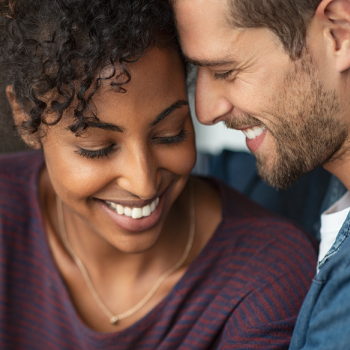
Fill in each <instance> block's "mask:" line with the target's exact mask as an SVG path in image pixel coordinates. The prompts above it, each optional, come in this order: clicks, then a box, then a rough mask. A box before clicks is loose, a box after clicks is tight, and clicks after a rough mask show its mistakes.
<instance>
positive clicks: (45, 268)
mask: <svg viewBox="0 0 350 350" xmlns="http://www.w3.org/2000/svg"><path fill="white" fill-rule="evenodd" d="M43 162H44V161H43V158H42V155H41V153H40V152H39V151H31V152H23V153H19V154H13V155H2V156H0V324H1V327H0V349H11V350H17V349H18V350H34V349H35V350H48V349H50V350H56V349H76V350H78V349H79V350H82V349H83V350H89V349H91V350H92V349H96V350H101V349H103V350H105V349H106V350H108V349H131V350H137V349H152V350H153V349H157V350H161V349H162V350H170V349H192V350H197V349H244V350H248V349H264V350H266V349H287V348H288V343H289V341H290V338H291V335H292V331H293V328H294V323H295V321H296V316H297V314H298V311H299V308H300V306H301V303H302V300H303V298H304V296H305V295H306V292H307V290H308V287H309V285H310V282H311V279H312V277H313V274H314V272H315V264H316V254H315V252H314V250H313V248H312V245H311V243H310V241H309V240H308V238H307V237H306V236H305V235H304V234H303V233H302V232H301V231H300V230H298V229H296V228H295V227H294V226H293V225H292V224H291V223H289V222H288V221H286V220H284V219H282V218H280V217H277V216H275V215H274V214H271V213H269V212H267V211H266V210H264V209H262V208H261V207H259V206H258V205H256V204H253V203H252V202H251V201H250V200H249V199H247V198H246V197H244V196H243V195H241V194H238V193H237V192H236V191H234V190H232V189H230V188H228V187H227V186H226V185H224V184H222V183H220V182H218V181H215V180H210V181H211V182H212V183H213V184H214V185H215V186H217V187H218V189H219V191H220V193H221V197H222V205H223V220H222V222H221V224H220V225H219V227H218V229H217V230H216V232H215V234H214V235H213V237H212V238H211V240H210V241H209V242H208V244H207V245H206V247H205V248H204V249H203V250H202V252H201V253H200V255H199V256H198V257H197V258H196V259H195V261H194V262H193V263H192V264H191V265H190V267H189V268H188V270H187V272H186V273H185V275H184V276H183V278H182V279H181V280H180V281H179V282H178V283H177V285H176V286H175V287H174V289H173V290H172V291H171V292H170V293H169V295H168V296H167V297H166V298H165V299H164V300H163V301H162V302H161V303H160V304H158V305H157V307H155V308H154V309H153V310H152V311H151V312H150V313H149V314H148V315H146V316H145V317H144V318H143V319H141V320H139V321H138V322H136V323H135V324H134V325H132V326H131V327H129V328H127V329H125V330H123V331H121V332H116V333H99V332H96V331H93V330H91V329H90V328H88V327H87V326H86V325H85V324H83V322H82V321H81V320H80V318H79V316H78V315H77V313H76V311H75V309H74V306H73V305H72V302H71V300H70V298H69V294H68V291H67V288H66V286H65V285H64V283H63V281H62V279H61V277H60V275H59V273H58V271H57V269H56V266H55V264H54V262H53V258H52V256H51V253H50V250H49V247H48V244H47V241H46V238H45V234H44V230H43V219H42V215H41V211H40V205H39V199H38V185H37V181H38V173H39V170H40V168H41V167H42V166H43V164H44V163H43Z"/></svg>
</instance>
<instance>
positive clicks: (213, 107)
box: [195, 67, 233, 125]
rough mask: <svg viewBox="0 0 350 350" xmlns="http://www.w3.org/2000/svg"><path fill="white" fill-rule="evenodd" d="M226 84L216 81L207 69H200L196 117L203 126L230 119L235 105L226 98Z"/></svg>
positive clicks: (196, 97)
mask: <svg viewBox="0 0 350 350" xmlns="http://www.w3.org/2000/svg"><path fill="white" fill-rule="evenodd" d="M224 84H225V82H223V81H219V80H215V79H214V74H213V73H212V72H211V71H210V70H209V69H208V68H206V67H199V68H198V76H197V84H196V95H195V105H196V115H197V118H198V120H199V121H200V122H201V123H202V124H207V125H212V124H215V123H217V122H219V121H222V120H224V119H225V118H226V117H229V114H230V112H231V111H232V109H233V104H232V103H231V102H230V101H229V99H227V98H226V96H225V86H224Z"/></svg>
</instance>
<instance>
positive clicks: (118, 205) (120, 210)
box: [117, 204, 124, 215]
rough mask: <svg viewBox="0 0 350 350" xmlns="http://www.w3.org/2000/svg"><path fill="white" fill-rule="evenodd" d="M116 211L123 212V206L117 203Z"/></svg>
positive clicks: (121, 213)
mask: <svg viewBox="0 0 350 350" xmlns="http://www.w3.org/2000/svg"><path fill="white" fill-rule="evenodd" d="M117 213H118V214H120V215H123V214H124V207H123V206H122V205H120V204H117Z"/></svg>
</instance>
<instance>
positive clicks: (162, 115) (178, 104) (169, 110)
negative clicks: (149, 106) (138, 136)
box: [150, 100, 188, 126]
mask: <svg viewBox="0 0 350 350" xmlns="http://www.w3.org/2000/svg"><path fill="white" fill-rule="evenodd" d="M182 106H188V101H186V100H178V101H176V102H174V103H173V104H172V105H171V106H170V107H168V108H167V109H165V110H164V111H163V112H162V113H160V114H159V115H157V116H156V117H155V119H154V120H153V122H151V124H150V126H154V125H156V124H158V123H159V122H160V121H161V120H163V119H164V118H165V117H167V116H168V115H169V114H171V113H172V112H174V110H175V109H178V108H181V107H182Z"/></svg>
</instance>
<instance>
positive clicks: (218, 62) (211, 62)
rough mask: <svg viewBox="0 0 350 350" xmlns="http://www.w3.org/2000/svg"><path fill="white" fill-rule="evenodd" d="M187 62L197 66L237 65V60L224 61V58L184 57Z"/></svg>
mask: <svg viewBox="0 0 350 350" xmlns="http://www.w3.org/2000/svg"><path fill="white" fill-rule="evenodd" d="M186 61H187V62H188V63H191V64H193V65H194V66H199V67H214V66H226V65H237V61H234V60H231V61H225V60H197V59H192V58H188V57H186Z"/></svg>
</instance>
